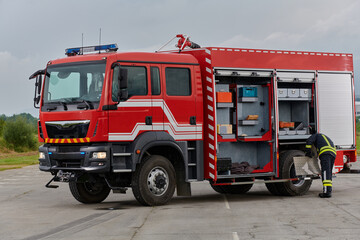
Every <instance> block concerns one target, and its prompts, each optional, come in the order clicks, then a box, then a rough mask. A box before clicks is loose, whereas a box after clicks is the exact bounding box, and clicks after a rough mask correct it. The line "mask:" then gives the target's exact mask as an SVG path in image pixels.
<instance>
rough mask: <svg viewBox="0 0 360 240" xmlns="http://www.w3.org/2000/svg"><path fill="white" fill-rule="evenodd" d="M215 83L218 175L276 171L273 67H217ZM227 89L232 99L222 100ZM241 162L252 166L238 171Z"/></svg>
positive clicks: (240, 175) (228, 176) (229, 175)
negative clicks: (243, 68)
mask: <svg viewBox="0 0 360 240" xmlns="http://www.w3.org/2000/svg"><path fill="white" fill-rule="evenodd" d="M215 83H216V86H215V89H216V93H217V94H216V96H217V103H216V104H217V105H216V114H217V133H218V134H217V136H218V137H217V140H218V144H217V176H218V177H219V178H232V177H249V176H254V175H256V173H262V174H264V173H269V176H270V175H274V164H273V159H274V144H273V143H274V136H273V131H272V127H273V124H272V119H274V117H273V113H274V110H273V98H272V95H273V94H272V92H273V90H272V89H273V73H272V71H261V70H260V71H259V70H256V71H248V70H236V69H234V70H229V69H226V70H222V69H217V70H216V71H215ZM219 92H221V93H219ZM225 93H226V94H229V93H230V94H231V103H230V102H228V103H222V102H219V98H218V97H219V96H220V95H224V94H225ZM220 101H223V99H222V100H220ZM225 101H226V100H225ZM223 126H229V127H227V128H226V127H223ZM222 127H223V129H222ZM239 164H240V165H241V164H245V166H246V164H247V165H248V166H249V168H246V167H244V171H243V172H239V171H234V169H235V168H236V166H239ZM246 169H250V170H249V171H247V170H246Z"/></svg>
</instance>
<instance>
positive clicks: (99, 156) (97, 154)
mask: <svg viewBox="0 0 360 240" xmlns="http://www.w3.org/2000/svg"><path fill="white" fill-rule="evenodd" d="M92 158H96V159H105V158H106V152H94V153H93V155H92Z"/></svg>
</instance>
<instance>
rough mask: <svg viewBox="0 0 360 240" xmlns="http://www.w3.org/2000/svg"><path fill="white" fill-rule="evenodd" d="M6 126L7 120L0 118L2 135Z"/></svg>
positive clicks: (0, 132)
mask: <svg viewBox="0 0 360 240" xmlns="http://www.w3.org/2000/svg"><path fill="white" fill-rule="evenodd" d="M4 126H5V120H4V119H2V118H0V136H2V134H3V130H4Z"/></svg>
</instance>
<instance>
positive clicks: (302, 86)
mask: <svg viewBox="0 0 360 240" xmlns="http://www.w3.org/2000/svg"><path fill="white" fill-rule="evenodd" d="M314 82H315V73H314V72H288V71H283V72H282V71H280V72H278V73H277V90H278V91H277V97H278V106H279V140H296V139H302V140H304V139H307V138H308V137H309V136H310V130H309V126H311V127H313V128H315V127H316V122H315V109H316V108H315V98H314V94H313V93H314V90H315V85H314Z"/></svg>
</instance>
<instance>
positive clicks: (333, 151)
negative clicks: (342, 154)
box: [319, 149, 336, 156]
mask: <svg viewBox="0 0 360 240" xmlns="http://www.w3.org/2000/svg"><path fill="white" fill-rule="evenodd" d="M324 152H332V153H334V154H335V155H336V151H335V150H333V149H324V150H322V151H321V152H320V153H319V156H320V155H321V154H323V153H324Z"/></svg>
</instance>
